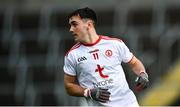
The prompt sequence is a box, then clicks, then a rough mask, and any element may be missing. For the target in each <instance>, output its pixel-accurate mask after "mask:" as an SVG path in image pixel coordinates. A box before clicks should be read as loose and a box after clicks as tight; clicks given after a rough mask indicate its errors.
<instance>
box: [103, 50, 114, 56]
mask: <svg viewBox="0 0 180 107" xmlns="http://www.w3.org/2000/svg"><path fill="white" fill-rule="evenodd" d="M112 54H113V53H112V51H111V50H110V49H108V50H106V51H105V55H106V56H107V57H111V56H112Z"/></svg>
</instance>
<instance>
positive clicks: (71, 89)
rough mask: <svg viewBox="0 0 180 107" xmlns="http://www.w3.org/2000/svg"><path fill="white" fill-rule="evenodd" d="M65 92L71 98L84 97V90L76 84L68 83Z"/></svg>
mask: <svg viewBox="0 0 180 107" xmlns="http://www.w3.org/2000/svg"><path fill="white" fill-rule="evenodd" d="M65 88H66V91H67V93H68V94H69V95H71V96H77V97H83V96H84V88H82V87H81V86H79V85H78V84H74V83H68V84H66V85H65Z"/></svg>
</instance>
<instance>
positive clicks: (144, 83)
mask: <svg viewBox="0 0 180 107" xmlns="http://www.w3.org/2000/svg"><path fill="white" fill-rule="evenodd" d="M135 82H136V85H135V90H136V91H138V92H139V91H141V90H143V89H145V88H147V87H148V85H149V80H148V75H147V73H146V72H142V73H140V75H139V76H138V77H137V78H136V80H135Z"/></svg>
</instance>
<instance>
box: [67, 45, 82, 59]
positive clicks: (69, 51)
mask: <svg viewBox="0 0 180 107" xmlns="http://www.w3.org/2000/svg"><path fill="white" fill-rule="evenodd" d="M80 46H81V43H80V42H78V43H76V44H75V45H74V46H73V47H72V48H71V49H69V50H68V51H67V53H66V54H65V56H68V55H69V54H70V53H71V52H72V51H73V50H76V49H78V48H79V47H80Z"/></svg>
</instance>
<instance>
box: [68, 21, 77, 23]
mask: <svg viewBox="0 0 180 107" xmlns="http://www.w3.org/2000/svg"><path fill="white" fill-rule="evenodd" d="M76 23H77V22H76V21H72V22H70V23H69V24H76Z"/></svg>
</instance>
